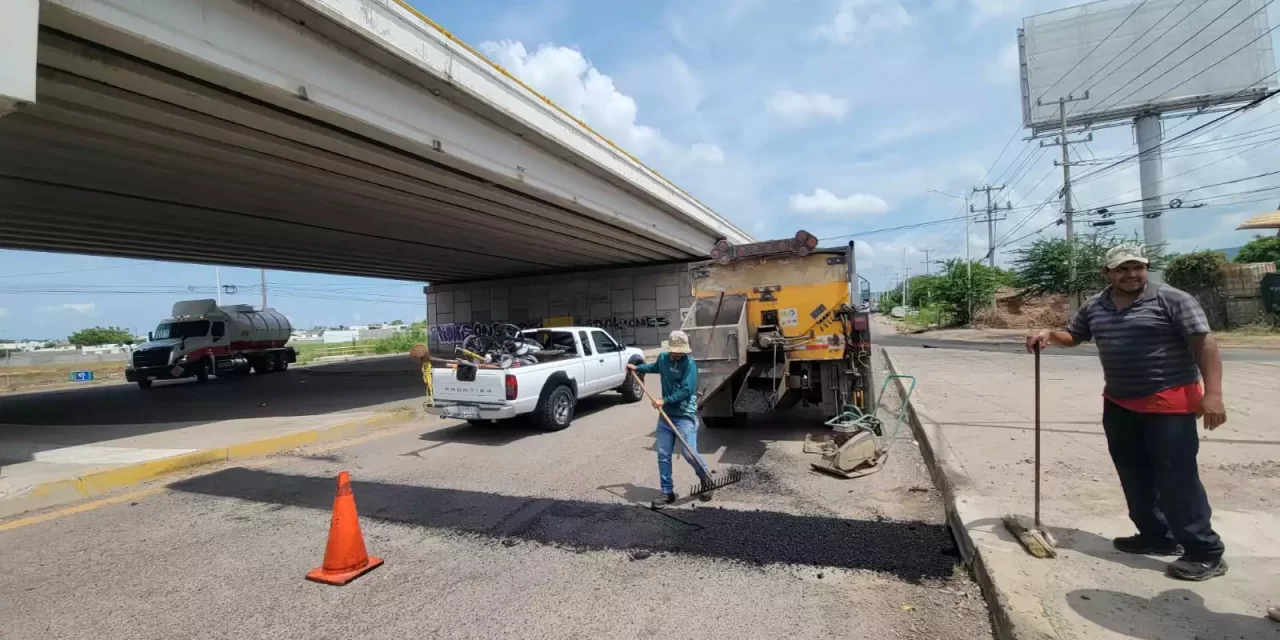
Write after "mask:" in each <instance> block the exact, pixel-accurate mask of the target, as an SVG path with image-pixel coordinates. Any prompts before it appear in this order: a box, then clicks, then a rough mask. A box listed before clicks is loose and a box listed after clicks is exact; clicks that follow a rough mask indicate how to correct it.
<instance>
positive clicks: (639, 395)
mask: <svg viewBox="0 0 1280 640" xmlns="http://www.w3.org/2000/svg"><path fill="white" fill-rule="evenodd" d="M618 391H619V392H620V393H622V399H623V400H625V401H627V402H640V401H641V400H643V399H644V387H643V386H641V384H640V381H639V380H636V377H635V376H633V375H631V372H630V371H628V372H627V381H626V382H624V383H622V386H621V387H618Z"/></svg>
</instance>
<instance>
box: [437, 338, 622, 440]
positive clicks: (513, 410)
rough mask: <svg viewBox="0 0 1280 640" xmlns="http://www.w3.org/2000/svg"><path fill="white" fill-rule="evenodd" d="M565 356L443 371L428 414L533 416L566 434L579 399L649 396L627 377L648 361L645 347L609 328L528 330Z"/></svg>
mask: <svg viewBox="0 0 1280 640" xmlns="http://www.w3.org/2000/svg"><path fill="white" fill-rule="evenodd" d="M524 333H525V335H527V336H530V337H533V338H534V339H536V340H538V342H540V343H542V344H543V345H545V346H547V347H548V348H555V349H563V350H564V351H565V355H564V356H563V357H561V358H557V359H556V360H553V361H550V362H541V363H538V364H534V365H525V366H516V367H511V368H508V369H491V368H478V367H469V366H460V367H447V368H446V367H437V368H435V369H434V370H433V372H432V378H431V380H432V387H433V388H434V390H435V397H434V398H433V402H429V403H428V405H427V406H426V407H425V408H426V411H427V412H428V413H432V414H434V415H438V416H440V417H444V418H458V419H463V420H467V421H469V422H473V423H479V422H492V421H497V420H508V419H512V418H516V417H519V416H524V415H530V416H532V418H533V419H534V421H535V422H536V423H537V424H538V425H539V426H541V427H542V428H544V429H548V430H553V431H555V430H560V429H564V428H565V427H568V426H569V424H570V423H571V422H572V421H573V413H574V408H575V407H576V405H577V403H578V400H580V399H582V398H585V397H587V396H591V395H595V394H597V393H602V392H605V391H615V390H616V391H620V392H621V393H622V394H623V395H624V396H625V397H626V399H627V401H629V402H636V401H639V400H640V398H642V397H643V392H642V390H641V389H640V387H639V384H637V383H636V382H635V381H634V380H632V379H630V378H629V377H628V376H627V369H626V366H627V365H628V364H638V363H641V362H644V354H643V352H641V351H640V350H639V349H635V348H632V347H624V346H622V345H621V344H620V343H619V342H618V341H617V340H614V339H613V337H612V336H610V335H609V334H608V333H607V332H606V331H604V330H603V329H599V328H595V327H563V328H555V329H532V330H529V331H525V332H524Z"/></svg>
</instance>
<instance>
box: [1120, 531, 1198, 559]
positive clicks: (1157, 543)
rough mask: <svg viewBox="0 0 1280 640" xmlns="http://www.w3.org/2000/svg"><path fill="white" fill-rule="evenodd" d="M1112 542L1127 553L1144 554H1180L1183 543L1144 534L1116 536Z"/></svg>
mask: <svg viewBox="0 0 1280 640" xmlns="http://www.w3.org/2000/svg"><path fill="white" fill-rule="evenodd" d="M1111 544H1113V545H1115V547H1116V548H1117V549H1119V550H1121V551H1123V552H1125V553H1136V554H1138V555H1143V556H1180V555H1182V553H1183V551H1182V545H1180V544H1178V543H1177V542H1175V541H1173V540H1152V539H1150V538H1145V537H1143V536H1140V535H1139V536H1128V537H1125V538H1116V539H1114V540H1112V541H1111Z"/></svg>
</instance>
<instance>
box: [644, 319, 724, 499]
mask: <svg viewBox="0 0 1280 640" xmlns="http://www.w3.org/2000/svg"><path fill="white" fill-rule="evenodd" d="M665 346H666V347H667V351H666V352H665V353H662V354H659V355H658V359H657V361H656V362H653V363H646V364H642V365H630V364H629V365H627V368H628V369H631V370H632V371H636V372H638V373H656V374H658V375H659V376H661V379H662V399H660V400H658V399H655V400H654V401H653V407H654V408H655V409H663V410H665V411H666V413H667V417H669V418H671V422H672V423H673V424H675V426H676V428H677V429H679V430H680V435H681V436H684V441H685V442H687V443H689V447H691V448H692V450H690V449H685V448H684V447H681V449H684V450H683V451H682V453H683V454H684V459H685V460H687V461H688V462H689V464H690V465H692V466H693V470H694V471H695V472H696V473H697V474H698V478H699V479H701V480H702V481H704V482H708V481H710V478H707V477H705V476H704V475H703V474H704V471H703V469H706V468H707V463H706V462H705V461H704V460H702V456H699V455H698V451H697V449H698V365H697V363H695V362H694V361H693V358H690V357H689V354H690V353H691V352H692V351H693V349H691V348H690V347H689V336H688V335H686V334H685V332H683V331H672V332H671V336H670V337H669V338H668V340H667V343H666V345H665ZM657 434H658V481H659V482H660V483H661V485H662V495H663V497H662V499H660V500H654V502H653V508H655V509H661V508H663V507H665V506H667V505H669V504H671V503H672V502H675V500H676V491H675V485H674V484H673V482H672V480H671V454H672V452H673V451H674V450H675V447H676V442H677V440H676V435H675V433H673V432H672V431H671V427H669V426H667V423H666V421H665V420H663V419H662V416H658V428H657ZM695 458H697V459H696V460H695ZM699 498H701V499H702V500H703V501H707V500H710V499H711V492H706V493H704V494H701V495H699Z"/></svg>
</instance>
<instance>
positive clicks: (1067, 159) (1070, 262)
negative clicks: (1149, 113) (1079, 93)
mask: <svg viewBox="0 0 1280 640" xmlns="http://www.w3.org/2000/svg"><path fill="white" fill-rule="evenodd" d="M1088 99H1089V92H1088V91H1085V92H1084V96H1083V97H1080V98H1077V97H1075V96H1071V95H1068V96H1067V97H1065V98H1058V99H1057V100H1056V102H1057V103H1058V122H1059V123H1060V126H1061V132H1060V133H1059V134H1058V139H1057V142H1051V143H1049V144H1045V143H1044V142H1041V143H1040V146H1042V147H1050V146H1061V147H1062V162H1061V163H1058V162H1054V164H1061V165H1062V224H1063V226H1065V227H1066V231H1067V272H1068V276H1067V282H1068V283H1069V284H1068V287H1071V288H1074V285H1075V283H1076V245H1075V240H1074V239H1075V224H1074V218H1075V208H1074V207H1072V205H1071V154H1070V153H1069V147H1068V145H1073V144H1081V143H1084V142H1089V141H1090V140H1093V134H1092V133H1090V134H1089V136H1088V137H1087V138H1085V139H1083V140H1068V139H1067V104H1068V103H1071V102H1081V101H1084V100H1088ZM1036 104H1038V105H1041V106H1043V105H1044V104H1045V103H1044V102H1043V101H1041V100H1037V101H1036ZM1067 304H1068V306H1069V307H1070V314H1071V315H1072V316H1074V315H1075V313H1076V311H1077V310H1079V309H1080V293H1079V292H1077V291H1071V290H1070V289H1068V292H1067Z"/></svg>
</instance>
